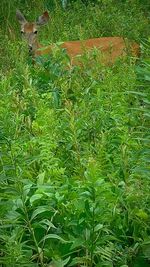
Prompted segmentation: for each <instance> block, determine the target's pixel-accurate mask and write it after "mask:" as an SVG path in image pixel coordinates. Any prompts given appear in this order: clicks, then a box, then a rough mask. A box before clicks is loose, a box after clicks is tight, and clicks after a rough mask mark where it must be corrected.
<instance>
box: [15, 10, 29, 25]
mask: <svg viewBox="0 0 150 267" xmlns="http://www.w3.org/2000/svg"><path fill="white" fill-rule="evenodd" d="M16 17H17V19H18V21H19V23H20V24H21V25H22V24H25V23H26V22H27V21H26V19H25V17H24V15H23V14H22V13H21V12H20V10H17V11H16Z"/></svg>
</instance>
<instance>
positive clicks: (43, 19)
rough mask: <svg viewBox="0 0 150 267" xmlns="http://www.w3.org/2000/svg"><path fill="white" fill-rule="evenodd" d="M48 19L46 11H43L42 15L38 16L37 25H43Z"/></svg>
mask: <svg viewBox="0 0 150 267" xmlns="http://www.w3.org/2000/svg"><path fill="white" fill-rule="evenodd" d="M48 21H49V14H48V12H47V11H45V12H44V13H43V14H42V16H40V17H38V19H37V21H36V24H37V25H39V26H40V25H44V24H46V23H47V22H48Z"/></svg>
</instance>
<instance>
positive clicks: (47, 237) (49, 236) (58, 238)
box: [40, 234, 70, 243]
mask: <svg viewBox="0 0 150 267" xmlns="http://www.w3.org/2000/svg"><path fill="white" fill-rule="evenodd" d="M46 239H56V240H59V241H61V242H62V243H70V241H67V240H64V239H63V238H62V237H60V236H59V235H56V234H48V235H46V236H44V238H43V239H42V240H41V241H40V243H41V242H43V241H45V240H46Z"/></svg>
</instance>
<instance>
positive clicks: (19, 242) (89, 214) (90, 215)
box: [0, 1, 150, 267]
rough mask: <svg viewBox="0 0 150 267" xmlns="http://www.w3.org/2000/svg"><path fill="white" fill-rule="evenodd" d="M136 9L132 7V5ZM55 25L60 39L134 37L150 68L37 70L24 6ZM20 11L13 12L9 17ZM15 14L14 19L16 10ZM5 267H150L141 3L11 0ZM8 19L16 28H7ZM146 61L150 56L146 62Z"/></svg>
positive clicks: (4, 116)
mask: <svg viewBox="0 0 150 267" xmlns="http://www.w3.org/2000/svg"><path fill="white" fill-rule="evenodd" d="M129 2H130V8H129ZM18 5H19V8H20V9H21V10H22V11H23V10H25V12H24V13H25V14H26V15H27V16H28V17H30V15H31V16H32V14H33V15H39V11H41V10H42V9H43V8H44V7H47V8H48V9H49V10H50V9H51V13H52V14H51V16H52V20H51V23H50V24H49V27H48V28H45V30H44V28H43V33H42V32H41V39H42V38H43V39H46V36H47V35H49V38H50V41H51V42H55V41H56V42H57V41H62V40H73V39H74V40H75V39H86V38H90V37H91V38H92V37H99V36H109V35H111V36H116V35H119V36H125V37H128V38H131V39H134V40H139V42H141V47H142V52H143V59H141V60H140V62H135V59H133V58H127V59H126V60H123V59H118V61H117V62H116V63H115V64H114V65H113V66H109V67H108V66H107V67H106V66H103V65H102V64H100V63H99V61H98V60H97V57H98V55H97V56H95V57H94V64H93V66H92V67H91V66H90V58H89V55H85V57H83V67H72V68H68V67H67V68H66V66H68V64H69V61H68V58H67V57H66V56H65V54H63V53H60V52H58V51H56V53H54V54H53V55H51V57H48V58H46V59H44V58H39V59H38V60H37V65H36V66H33V65H32V64H31V62H30V59H29V58H28V55H27V49H26V45H25V44H24V43H22V42H21V41H20V40H19V30H18V33H17V29H18V27H17V26H16V25H17V23H16V21H15V19H14V16H15V15H14V14H15V9H16V8H18ZM8 7H9V9H8ZM6 9H7V10H6ZM2 10H3V14H2V20H1V21H2V25H3V27H2V30H1V32H0V38H1V41H2V46H1V55H2V57H1V58H2V60H1V64H2V70H1V82H0V148H1V152H0V170H1V172H0V185H1V187H0V199H1V210H0V216H1V225H0V240H1V242H0V248H1V252H0V253H1V254H0V255H1V258H0V264H1V265H2V266H4V267H17V266H19V267H20V266H22V267H26V266H28V267H30V266H33V267H37V266H42V267H44V266H48V267H52V266H55V267H63V266H88V267H89V266H91V267H93V266H97V267H103V266H107V267H131V266H132V267H143V266H144V267H146V266H149V263H150V252H149V249H150V228H149V220H150V217H149V216H150V214H149V204H150V198H149V186H150V184H149V171H150V170H149V153H150V147H149V117H150V114H149V104H150V95H149V88H150V84H149V82H150V61H149V48H150V44H149V42H148V41H147V42H146V41H145V38H146V37H148V34H149V30H148V19H147V16H146V15H145V13H144V12H145V9H144V8H143V6H142V5H141V4H140V1H120V3H116V1H97V4H95V5H94V4H93V2H92V3H89V4H88V1H87V2H86V5H85V4H84V3H82V2H79V1H76V2H75V3H74V4H73V3H71V2H70V3H68V5H67V7H66V10H63V9H62V8H61V5H60V3H59V2H57V1H54V2H53V5H51V6H50V4H49V2H47V1H44V2H41V1H37V2H36V1H32V2H29V1H26V2H24V1H11V3H10V1H5V5H4V2H3V1H2ZM6 21H7V24H5V22H6ZM144 56H145V57H144Z"/></svg>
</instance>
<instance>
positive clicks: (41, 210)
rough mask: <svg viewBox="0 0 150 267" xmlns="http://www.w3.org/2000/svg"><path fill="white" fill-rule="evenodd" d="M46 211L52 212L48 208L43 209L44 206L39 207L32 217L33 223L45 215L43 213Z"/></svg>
mask: <svg viewBox="0 0 150 267" xmlns="http://www.w3.org/2000/svg"><path fill="white" fill-rule="evenodd" d="M46 211H50V210H49V208H48V207H45V206H44V207H43V206H40V207H38V208H37V209H36V210H35V211H34V212H33V213H32V216H31V221H32V220H33V219H34V218H35V217H36V216H37V215H39V214H41V213H43V212H46Z"/></svg>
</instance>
